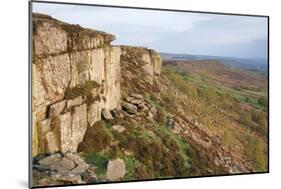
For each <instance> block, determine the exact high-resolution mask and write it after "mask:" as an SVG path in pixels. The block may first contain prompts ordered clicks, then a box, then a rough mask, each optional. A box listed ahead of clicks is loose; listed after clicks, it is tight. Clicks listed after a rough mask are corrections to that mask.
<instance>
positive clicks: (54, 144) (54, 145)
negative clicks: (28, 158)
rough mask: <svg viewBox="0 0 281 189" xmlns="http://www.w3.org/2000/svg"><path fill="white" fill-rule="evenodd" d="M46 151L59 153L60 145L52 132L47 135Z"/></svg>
mask: <svg viewBox="0 0 281 189" xmlns="http://www.w3.org/2000/svg"><path fill="white" fill-rule="evenodd" d="M46 151H48V152H51V153H53V152H57V151H59V143H58V141H57V139H56V137H55V134H54V132H52V131H50V132H48V133H47V134H46Z"/></svg>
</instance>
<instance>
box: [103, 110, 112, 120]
mask: <svg viewBox="0 0 281 189" xmlns="http://www.w3.org/2000/svg"><path fill="white" fill-rule="evenodd" d="M102 117H103V118H104V119H105V120H110V119H113V117H112V114H111V112H110V111H109V110H102Z"/></svg>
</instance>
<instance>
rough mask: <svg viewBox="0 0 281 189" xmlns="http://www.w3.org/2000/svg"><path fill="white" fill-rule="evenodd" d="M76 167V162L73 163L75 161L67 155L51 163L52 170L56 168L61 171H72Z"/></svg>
mask: <svg viewBox="0 0 281 189" xmlns="http://www.w3.org/2000/svg"><path fill="white" fill-rule="evenodd" d="M74 167H75V164H74V163H73V161H71V160H69V159H67V158H65V157H64V158H62V159H61V160H59V161H56V162H54V163H52V164H51V165H50V169H51V170H56V171H59V172H64V171H71V170H72V169H73V168H74Z"/></svg>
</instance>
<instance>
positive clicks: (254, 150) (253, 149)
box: [243, 134, 267, 172]
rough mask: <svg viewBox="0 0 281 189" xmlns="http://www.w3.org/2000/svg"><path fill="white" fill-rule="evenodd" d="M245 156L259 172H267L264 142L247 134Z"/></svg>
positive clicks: (244, 143) (244, 142) (244, 141)
mask: <svg viewBox="0 0 281 189" xmlns="http://www.w3.org/2000/svg"><path fill="white" fill-rule="evenodd" d="M243 145H244V153H245V156H246V157H247V158H248V159H249V160H250V161H251V162H252V163H253V165H254V167H255V170H256V171H258V172H262V171H266V170H267V153H266V149H265V147H264V143H263V141H262V140H261V139H260V138H258V137H257V136H255V135H251V134H247V135H245V137H244V140H243Z"/></svg>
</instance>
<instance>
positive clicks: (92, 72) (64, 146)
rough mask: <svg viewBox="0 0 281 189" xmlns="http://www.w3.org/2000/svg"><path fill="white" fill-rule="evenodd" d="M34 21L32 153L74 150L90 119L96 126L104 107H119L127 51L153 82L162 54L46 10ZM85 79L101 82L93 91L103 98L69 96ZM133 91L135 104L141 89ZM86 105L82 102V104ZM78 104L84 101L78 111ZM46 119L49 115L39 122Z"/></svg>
mask: <svg viewBox="0 0 281 189" xmlns="http://www.w3.org/2000/svg"><path fill="white" fill-rule="evenodd" d="M33 26H34V30H33V44H34V49H33V62H32V120H33V122H32V128H33V129H32V131H33V132H32V153H33V155H34V156H35V155H37V154H38V153H49V152H55V151H57V150H59V151H61V152H67V151H71V152H75V150H76V149H77V145H78V143H79V142H81V141H82V140H83V134H84V133H85V132H84V131H85V130H86V128H87V125H90V126H92V125H93V124H94V123H95V122H96V121H99V120H100V119H101V111H102V110H103V109H106V110H109V111H112V110H114V109H117V108H120V104H121V102H120V99H121V79H122V78H121V76H122V74H121V67H122V66H121V62H122V63H123V62H124V60H121V59H122V57H123V58H124V56H123V55H125V54H126V56H127V57H129V58H131V59H132V58H133V60H134V61H133V62H131V61H127V62H126V64H130V62H131V63H132V64H134V65H136V66H137V67H138V68H140V70H136V71H138V72H139V73H144V74H145V75H147V76H144V79H147V78H148V80H149V82H150V83H153V80H154V79H155V78H154V77H155V75H157V74H156V73H160V69H159V68H160V67H161V63H160V61H161V59H160V57H159V56H157V53H155V52H154V51H152V50H150V49H146V48H139V47H125V46H112V45H110V43H111V41H112V40H114V39H115V36H113V35H111V34H108V33H105V32H102V31H96V30H91V29H84V28H82V27H81V26H79V25H71V24H67V23H64V22H61V21H58V20H56V19H53V18H52V17H50V16H48V15H42V14H33ZM141 79H143V78H142V77H141ZM87 81H95V82H97V84H99V87H97V88H94V89H92V91H91V93H92V95H93V96H97V95H98V96H99V97H100V99H99V100H97V102H95V103H88V102H87V105H85V106H84V105H83V103H85V102H84V100H86V99H87V97H86V96H82V95H80V96H78V97H77V98H75V99H69V97H68V96H67V95H66V91H67V90H69V89H75V87H77V86H84V85H83V84H85V82H87ZM78 92H79V91H78ZM78 95H79V94H78ZM131 96H132V97H133V100H134V101H133V103H135V104H139V103H140V101H139V99H143V97H142V95H140V94H132V95H131ZM65 101H66V105H65ZM82 105H83V108H81V107H80V106H82ZM86 106H87V107H86ZM125 106H126V105H125ZM74 107H75V108H74ZM77 107H80V108H78V109H80V110H79V111H78V110H77ZM126 107H127V109H126V108H124V106H123V108H124V109H126V111H127V112H130V113H131V114H136V113H137V107H136V106H131V105H128V106H126ZM127 112H125V111H123V112H122V111H119V112H117V113H116V117H120V118H123V117H124V116H127V115H128V114H127ZM44 120H48V121H46V122H45V123H41V122H42V121H44ZM85 120H86V121H85ZM40 124H41V125H40ZM44 124H45V126H43V125H44ZM46 125H48V126H46ZM43 127H44V128H43ZM47 128H49V129H47ZM45 130H46V131H45ZM56 146H57V147H56Z"/></svg>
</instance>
